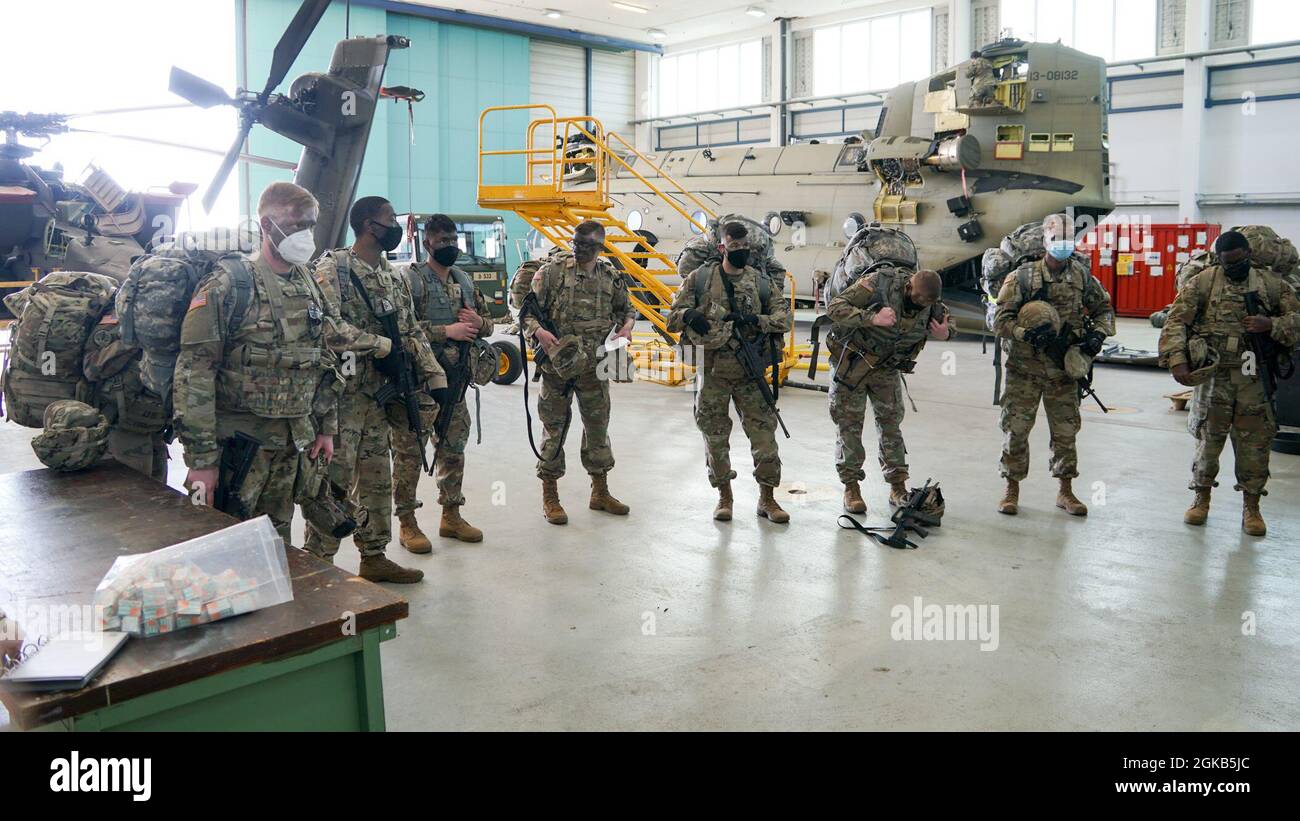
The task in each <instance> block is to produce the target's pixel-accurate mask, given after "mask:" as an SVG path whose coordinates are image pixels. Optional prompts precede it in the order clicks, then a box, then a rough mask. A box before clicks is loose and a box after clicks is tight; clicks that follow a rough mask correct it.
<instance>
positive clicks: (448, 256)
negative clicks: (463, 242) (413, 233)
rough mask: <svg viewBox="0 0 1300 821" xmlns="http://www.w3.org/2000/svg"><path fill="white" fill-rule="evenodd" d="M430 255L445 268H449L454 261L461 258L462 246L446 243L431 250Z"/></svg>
mask: <svg viewBox="0 0 1300 821" xmlns="http://www.w3.org/2000/svg"><path fill="white" fill-rule="evenodd" d="M430 256H432V257H433V261H434V262H436V263H438V264H439V265H441V266H442V267H444V268H448V267H450V266H451V265H452V263H454V262H455V261H456V260H457V259H459V258H460V248H458V247H456V246H455V245H444V246H442V247H441V248H439V249H437V250H436V251H433V252H431V253H430Z"/></svg>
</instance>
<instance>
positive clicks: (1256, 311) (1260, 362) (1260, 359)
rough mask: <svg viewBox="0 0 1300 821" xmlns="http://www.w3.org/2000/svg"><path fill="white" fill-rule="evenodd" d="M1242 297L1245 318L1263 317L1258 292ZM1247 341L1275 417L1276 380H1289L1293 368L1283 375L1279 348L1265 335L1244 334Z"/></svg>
mask: <svg viewBox="0 0 1300 821" xmlns="http://www.w3.org/2000/svg"><path fill="white" fill-rule="evenodd" d="M1242 296H1244V297H1245V300H1246V316H1265V313H1264V308H1263V306H1262V305H1260V304H1259V292H1258V291H1247V292H1246V293H1245V294H1243V295H1242ZM1246 337H1247V341H1248V342H1249V344H1250V352H1251V353H1252V354H1253V355H1254V357H1255V371H1256V373H1258V374H1259V382H1260V385H1261V386H1263V388H1264V399H1265V400H1266V401H1267V402H1268V406H1269V408H1271V409H1273V413H1274V415H1275V416H1276V414H1277V409H1276V408H1275V407H1274V401H1275V400H1274V398H1273V395H1274V393H1275V392H1276V391H1277V380H1278V378H1279V377H1281V378H1282V379H1290V378H1291V373H1292V372H1293V371H1294V370H1295V369H1294V367H1292V368H1289V369H1288V370H1287V371H1286V372H1285V373H1283V372H1282V367H1281V365H1280V363H1279V361H1278V353H1279V348H1280V347H1281V346H1279V345H1278V344H1277V343H1276V342H1274V341H1273V339H1272V337H1270V336H1269V335H1268V334H1267V333H1263V332H1255V331H1252V332H1250V333H1248V334H1246Z"/></svg>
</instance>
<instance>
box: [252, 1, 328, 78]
mask: <svg viewBox="0 0 1300 821" xmlns="http://www.w3.org/2000/svg"><path fill="white" fill-rule="evenodd" d="M329 4H330V0H303V3H302V5H301V6H299V7H298V13H297V14H295V15H294V16H293V20H291V21H289V27H288V28H286V29H285V30H284V34H282V35H280V42H278V43H276V44H275V53H274V56H273V57H272V58H271V73H270V76H269V77H267V80H266V88H264V89H263V90H262V94H261V100H262V101H263V102H265V101H266V99H267V97H269V96H270V94H271V92H272V91H274V90H275V88H276V86H278V85H280V83H282V82H284V77H285V75H286V74H288V73H289V69H290V68H292V67H293V61H294V60H296V59H298V54H299V53H300V52H302V47H303V46H305V45H307V39H308V38H309V37H311V33H312V31H314V30H315V29H316V24H317V23H319V22H320V19H321V17H322V16H324V14H325V10H326V9H327V8H329Z"/></svg>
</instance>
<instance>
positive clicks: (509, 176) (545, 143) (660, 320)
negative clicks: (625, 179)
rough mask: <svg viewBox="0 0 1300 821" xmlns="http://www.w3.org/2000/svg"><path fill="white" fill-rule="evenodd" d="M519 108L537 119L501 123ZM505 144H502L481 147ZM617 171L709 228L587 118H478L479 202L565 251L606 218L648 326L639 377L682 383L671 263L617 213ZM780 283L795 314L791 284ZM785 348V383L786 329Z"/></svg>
mask: <svg viewBox="0 0 1300 821" xmlns="http://www.w3.org/2000/svg"><path fill="white" fill-rule="evenodd" d="M521 115H523V116H535V119H532V120H531V121H530V122H529V123H528V125H527V127H526V129H525V130H524V133H522V134H512V133H511V130H510V128H508V127H507V126H508V124H509V123H510V122H516V123H521V122H522V121H521V119H520V117H521ZM485 138H486V140H485ZM512 138H513V140H512ZM502 141H505V142H506V143H507V147H489V146H488V144H487V142H502ZM566 148H567V149H568V150H566ZM520 158H522V162H521V161H520ZM632 162H635V163H636V165H637V167H634V166H633V165H632ZM638 168H639V169H642V170H638ZM620 169H621V170H622V171H625V172H627V173H629V174H631V175H632V176H633V177H634V178H635V179H636V180H638V181H639V182H640V183H641V185H643V186H644V188H645V191H644V194H643V195H644V196H653V197H658V198H659V199H660V200H662V201H663V202H664V203H666V204H667V205H668V206H670V207H671V208H672V209H673V210H674V211H675V212H677V213H678V214H679V215H680V216H681V217H682V218H683V219H684V220H686V221H687V222H689V223H691V224H692V225H693V226H694V227H695V229H696V230H698V231H700V232H702V233H706V232H707V231H708V226H707V225H701V224H699V223H698V222H696V221H695V219H694V218H692V216H691V213H692V211H697V212H698V211H702V212H703V213H705V214H706V215H708V218H709V219H712V220H716V219H717V214H715V213H714V212H713V210H712V209H711V208H709V207H708V206H707V205H706V204H704V203H703V202H701V201H700V200H699V199H698V198H696V196H695V195H694V194H692V193H691V192H689V191H687V190H686V189H685V188H684V187H682V185H681V184H680V183H678V182H677V181H676V180H674V179H673V178H672V177H670V176H668V174H666V173H664V171H663V169H662V168H660V167H659V166H658V165H656V164H655V163H654V162H653V161H651V160H650V158H648V157H647V156H645V155H644V154H642V153H641V152H640V151H637V150H636V148H634V147H633V146H632V145H631V144H630V143H628V142H627V141H626V140H624V139H623V138H622V137H620V136H619V135H618V134H615V133H613V132H609V131H606V130H605V128H604V127H603V126H602V125H601V123H600V121H599V120H598V119H596V118H594V117H585V116H584V117H558V116H556V113H555V109H554V108H552V107H551V106H549V105H544V104H531V105H512V106H493V107H491V108H487V109H484V110H483V113H482V114H481V115H479V158H478V204H479V206H480V207H483V208H492V209H497V210H502V211H513V212H514V213H516V214H518V215H519V216H520V217H521V218H522V219H523V220H524V221H525V222H527V223H528V224H529V225H530V226H532V227H533V228H534V229H536V230H537V232H538V233H539V234H541V235H542V236H543V237H545V238H546V239H547V240H549V241H550V242H551V243H552V244H554V245H557V246H560V247H566V248H567V247H569V245H570V243H571V242H572V239H573V231H574V229H575V228H576V227H577V226H578V225H579V224H580V223H582V222H585V221H587V220H595V221H596V222H598V223H600V224H601V225H603V226H604V228H605V256H606V257H608V258H609V260H610V261H611V262H612V263H613V264H614V266H615V267H616V268H618V269H619V270H620V271H622V272H623V274H624V275H625V276H626V277H627V278H628V295H629V296H630V297H631V300H632V304H633V306H635V308H636V309H637V311H638V312H639V313H640V315H641V317H642V318H643V319H645V320H646V321H648V322H649V323H650V324H651V326H652V327H653V328H654V331H653V333H637V334H635V335H634V339H633V344H632V346H631V348H630V350H631V356H632V359H633V361H634V362H635V363H636V368H637V377H638V378H640V379H648V380H650V381H653V382H658V383H661V384H666V385H679V384H682V383H684V382H688V381H690V380H691V379H693V378H694V368H693V367H692V366H690V365H688V364H686V363H685V362H683V361H682V360H681V358H680V357H679V356H678V349H677V348H676V347H674V346H676V344H677V341H678V339H677V334H674V333H672V332H670V331H669V330H668V308H669V306H670V305H672V301H673V294H674V293H675V291H676V287H675V286H673V285H669V284H667V283H666V282H665V281H664V280H665V279H671V280H674V281H675V280H676V279H677V266H676V264H675V263H674V261H673V260H672V259H671V258H669V257H668V256H667V255H665V254H663V253H661V252H660V251H657V250H655V249H654V248H653V247H651V246H650V245H649V244H648V243H647V242H646V240H645V239H644V238H643V237H641V236H640V235H638V234H637V233H636V232H635V231H633V230H632V229H631V228H630V227H628V225H627V224H626V223H624V222H623V220H621V219H619V218H618V217H617V216H615V215H614V211H613V209H614V207H615V203H614V201H613V200H612V199H611V198H610V195H609V179H610V174H611V173H615V174H616V173H618V172H619V170H620ZM639 193H640V192H639ZM787 285H788V286H789V288H788V295H789V298H790V300H791V309H792V311H793V305H794V288H793V283H792V282H791V283H787ZM783 350H784V352H785V353H784V357H783V361H782V362H781V366H780V379H781V380H782V381H784V380H785V377H786V374H787V373H789V371H790V369H791V368H793V367H795V366H796V365H797V364H798V360H799V353H800V352H799V351H798V350H797V349H796V346H795V344H794V333H793V331H791V333H790V334H788V335H787V339H786V342H785V345H784V346H783Z"/></svg>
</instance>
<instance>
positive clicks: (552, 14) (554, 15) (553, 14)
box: [542, 9, 563, 20]
mask: <svg viewBox="0 0 1300 821" xmlns="http://www.w3.org/2000/svg"><path fill="white" fill-rule="evenodd" d="M542 14H544V15H545V16H547V17H549V18H550V19H552V20H559V19H560V17H562V16H563V15H561V14H560V12H559V11H557V10H556V9H547V10H545V11H543V12H542Z"/></svg>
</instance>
